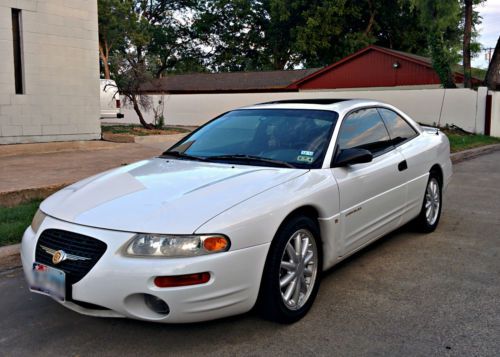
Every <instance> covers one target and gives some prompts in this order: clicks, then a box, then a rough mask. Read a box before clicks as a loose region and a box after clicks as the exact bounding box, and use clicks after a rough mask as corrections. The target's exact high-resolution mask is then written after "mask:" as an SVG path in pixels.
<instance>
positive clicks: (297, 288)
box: [293, 278, 302, 306]
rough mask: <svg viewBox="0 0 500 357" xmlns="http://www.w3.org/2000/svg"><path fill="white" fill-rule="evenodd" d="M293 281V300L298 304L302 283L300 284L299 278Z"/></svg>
mask: <svg viewBox="0 0 500 357" xmlns="http://www.w3.org/2000/svg"><path fill="white" fill-rule="evenodd" d="M294 281H295V282H296V284H295V290H294V291H293V301H294V302H295V305H296V306H298V305H299V299H300V289H301V286H302V284H301V281H300V278H299V279H295V280H294Z"/></svg>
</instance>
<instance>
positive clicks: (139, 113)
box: [130, 94, 154, 129]
mask: <svg viewBox="0 0 500 357" xmlns="http://www.w3.org/2000/svg"><path fill="white" fill-rule="evenodd" d="M130 100H131V101H132V104H133V106H134V110H135V112H136V113H137V116H138V117H139V121H140V122H141V125H142V126H143V127H144V128H146V129H153V128H154V125H153V124H149V123H146V121H145V120H144V116H143V115H142V112H141V108H140V107H139V103H138V102H137V98H136V96H135V94H132V95H131V96H130Z"/></svg>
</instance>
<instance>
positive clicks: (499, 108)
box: [489, 91, 500, 138]
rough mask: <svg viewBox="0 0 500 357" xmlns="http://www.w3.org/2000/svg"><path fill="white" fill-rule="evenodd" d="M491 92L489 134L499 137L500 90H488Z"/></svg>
mask: <svg viewBox="0 0 500 357" xmlns="http://www.w3.org/2000/svg"><path fill="white" fill-rule="evenodd" d="M489 94H491V128H490V134H491V136H497V137H499V138H500V92H493V91H491V92H489Z"/></svg>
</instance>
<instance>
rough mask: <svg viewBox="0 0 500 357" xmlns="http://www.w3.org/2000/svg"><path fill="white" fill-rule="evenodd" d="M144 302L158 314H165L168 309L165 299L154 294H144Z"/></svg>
mask: <svg viewBox="0 0 500 357" xmlns="http://www.w3.org/2000/svg"><path fill="white" fill-rule="evenodd" d="M144 302H145V303H146V306H147V307H149V308H150V309H151V310H152V311H154V312H156V313H157V314H160V315H167V314H168V313H169V312H170V309H169V307H168V305H167V303H166V302H165V301H163V300H162V299H160V298H157V297H156V296H154V295H149V294H144Z"/></svg>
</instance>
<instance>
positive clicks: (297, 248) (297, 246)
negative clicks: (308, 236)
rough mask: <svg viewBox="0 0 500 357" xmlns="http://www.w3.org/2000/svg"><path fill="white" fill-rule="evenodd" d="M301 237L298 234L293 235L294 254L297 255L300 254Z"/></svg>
mask: <svg viewBox="0 0 500 357" xmlns="http://www.w3.org/2000/svg"><path fill="white" fill-rule="evenodd" d="M301 248H302V237H301V234H300V233H297V235H295V254H296V255H299V254H300V252H301V251H302V249H301Z"/></svg>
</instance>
